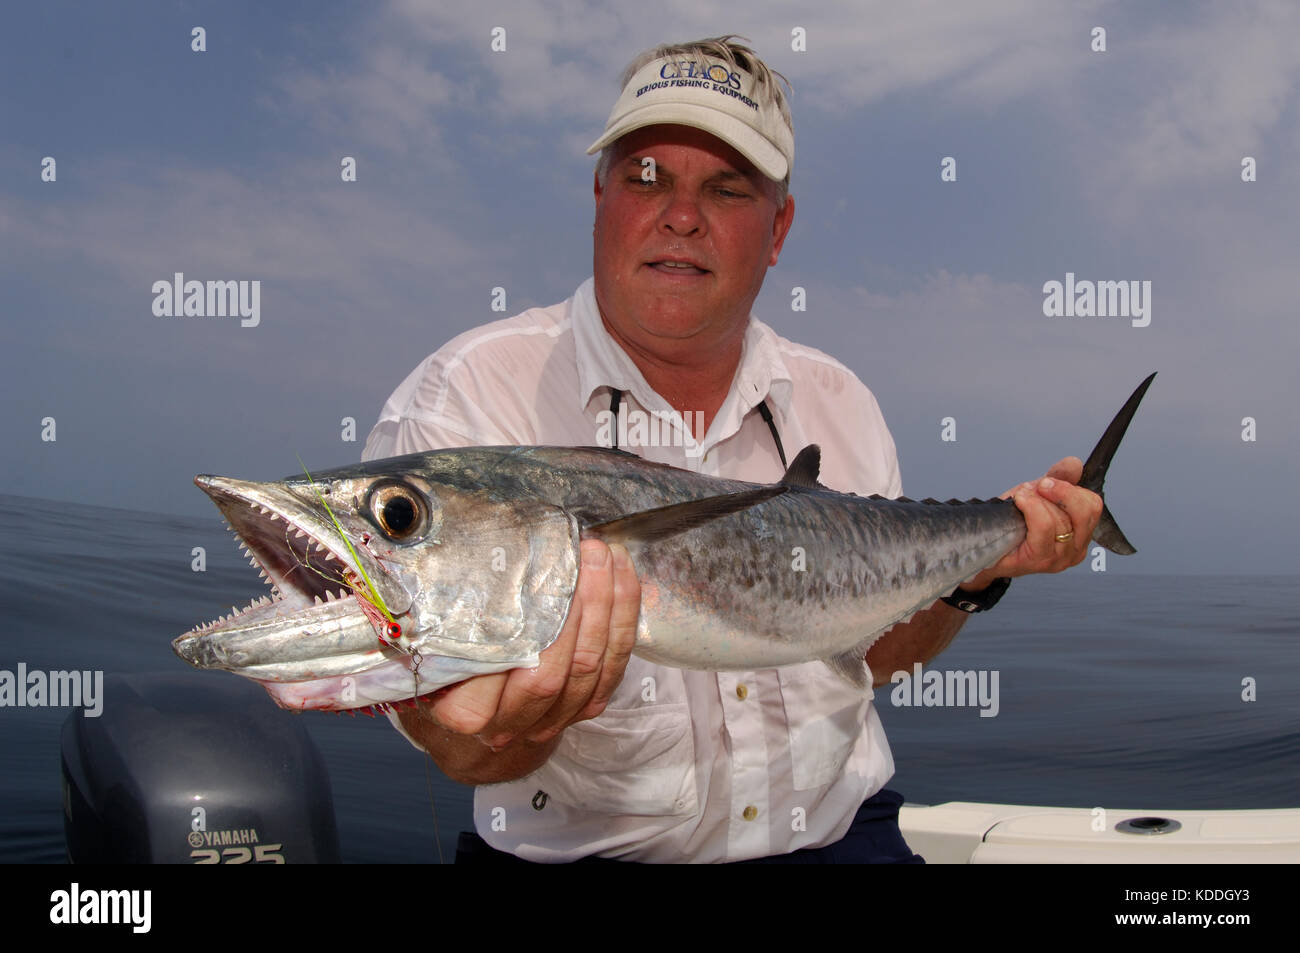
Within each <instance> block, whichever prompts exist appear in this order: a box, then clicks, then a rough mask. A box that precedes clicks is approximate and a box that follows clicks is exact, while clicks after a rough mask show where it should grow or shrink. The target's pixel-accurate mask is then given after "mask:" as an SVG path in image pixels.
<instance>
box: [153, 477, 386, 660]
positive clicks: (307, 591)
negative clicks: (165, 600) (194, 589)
mask: <svg viewBox="0 0 1300 953" xmlns="http://www.w3.org/2000/svg"><path fill="white" fill-rule="evenodd" d="M194 482H195V483H196V484H197V485H198V486H199V488H200V489H202V490H203V491H204V492H205V493H207V494H208V496H209V497H211V499H212V501H213V503H215V504H216V506H217V508H218V509H219V510H220V511H221V514H222V516H224V517H225V520H226V522H227V524H228V525H229V527H230V530H231V532H233V533H234V534H235V538H236V539H237V540H238V542H239V548H240V549H241V550H242V551H243V552H244V553H245V554H246V555H247V556H248V559H249V562H250V563H251V564H252V565H253V567H254V568H255V569H258V570H259V571H260V575H261V578H262V579H263V580H264V581H265V582H266V584H267V585H268V586H270V590H271V591H270V594H269V595H262V596H259V597H257V598H255V599H253V600H252V601H251V602H249V603H248V605H246V606H244V607H243V608H242V609H241V608H238V607H234V606H232V607H231V611H230V614H229V615H221V616H218V617H217V618H216V619H214V620H212V621H210V622H206V623H203V624H201V625H198V626H196V627H195V628H193V629H191V630H190V631H189V632H186V633H185V634H184V635H182V636H180V637H179V638H177V639H175V640H173V642H172V648H173V649H174V650H175V652H176V654H177V655H179V656H180V657H181V658H183V659H185V661H187V662H189V663H190V664H192V665H195V666H198V667H200V668H223V669H227V670H230V671H239V672H241V674H249V675H251V676H253V677H258V678H267V679H270V680H291V679H292V680H296V679H301V678H304V677H306V678H312V677H319V676H322V675H327V674H344V673H346V672H347V671H354V670H356V668H357V666H358V665H361V664H363V662H362V660H361V659H360V658H358V656H359V655H364V656H366V658H367V660H368V663H369V664H374V658H373V653H374V651H375V650H377V649H379V648H381V647H388V646H395V645H397V644H398V643H399V642H400V641H401V635H402V633H401V625H400V623H398V622H396V617H394V616H393V612H394V611H396V610H398V609H400V610H405V609H406V608H408V607H409V598H408V599H406V600H401V599H400V598H398V599H384V598H383V596H384V595H389V596H396V595H398V593H396V592H394V590H395V589H397V590H401V587H400V585H384V584H383V583H385V582H387V580H386V579H384V578H383V577H385V576H387V573H385V572H384V570H383V568H382V567H381V566H380V565H379V563H378V561H377V560H373V559H372V560H367V562H369V563H370V565H369V569H368V570H367V569H366V568H365V567H363V566H361V565H360V564H359V561H360V560H361V559H362V558H363V557H361V556H360V555H358V554H356V548H355V547H351V548H349V544H348V542H347V541H346V540H345V539H344V537H343V536H342V535H341V534H340V532H339V531H338V530H337V529H336V528H335V527H334V526H332V525H330V523H328V522H326V520H325V519H324V517H323V515H322V514H319V513H317V512H316V510H315V508H313V507H309V506H307V505H305V504H303V502H302V501H301V500H298V499H297V498H296V497H295V496H294V495H293V493H292V492H291V491H289V490H288V489H287V488H285V487H284V486H283V485H276V484H267V483H252V482H246V481H242V480H232V479H229V478H226V477H218V476H210V475H200V476H198V477H195V480H194ZM319 492H325V493H327V492H328V488H325V489H324V490H323V491H319ZM322 498H323V497H322ZM362 552H365V550H364V548H363V549H362ZM370 580H375V581H376V583H377V584H378V585H379V589H380V590H381V592H374V591H373V590H372V589H371V587H370V585H369V584H368V583H369V581H370ZM402 592H404V590H402ZM372 593H373V597H372ZM393 602H405V604H403V605H400V606H394V605H393ZM377 603H378V604H377ZM381 606H382V608H381ZM390 607H391V608H390ZM393 626H396V628H393ZM290 636H296V638H289V637H290ZM311 659H315V660H317V663H318V664H316V665H313V666H311V667H310V668H309V669H301V668H299V669H294V670H292V671H284V670H283V667H284V665H285V664H286V663H293V662H298V663H305V662H306V661H308V660H311ZM260 666H267V669H266V670H265V671H264V672H258V673H257V674H256V675H254V672H253V670H254V669H256V668H258V667H260Z"/></svg>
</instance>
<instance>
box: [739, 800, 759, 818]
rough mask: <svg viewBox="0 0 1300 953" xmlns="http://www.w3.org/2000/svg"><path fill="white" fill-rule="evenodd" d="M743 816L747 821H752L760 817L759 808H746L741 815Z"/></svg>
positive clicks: (752, 806) (751, 806)
mask: <svg viewBox="0 0 1300 953" xmlns="http://www.w3.org/2000/svg"><path fill="white" fill-rule="evenodd" d="M741 816H742V817H743V818H744V819H745V820H747V821H752V820H753V819H754V818H756V817H758V808H756V807H754V805H752V804H751V805H749V807H747V808H745V810H744V811H743V812H742V813H741Z"/></svg>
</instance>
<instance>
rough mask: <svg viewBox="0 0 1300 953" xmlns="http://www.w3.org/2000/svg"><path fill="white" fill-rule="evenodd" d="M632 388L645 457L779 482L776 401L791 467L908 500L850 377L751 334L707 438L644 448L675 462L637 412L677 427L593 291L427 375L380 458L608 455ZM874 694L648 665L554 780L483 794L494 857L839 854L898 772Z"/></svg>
mask: <svg viewBox="0 0 1300 953" xmlns="http://www.w3.org/2000/svg"><path fill="white" fill-rule="evenodd" d="M614 389H617V390H620V391H623V392H624V397H623V401H622V407H621V409H620V414H622V415H624V416H625V419H627V420H628V421H629V424H628V427H627V436H628V438H629V440H632V441H633V443H632V445H629V443H628V440H623V439H620V446H621V447H622V449H624V450H630V451H632V452H634V453H637V454H640V455H641V456H643V457H645V458H646V459H649V460H654V461H657V462H661V463H669V464H672V465H674V466H678V467H683V468H686V469H690V470H695V471H697V472H700V473H706V474H709V475H712V476H719V477H730V478H733V479H740V480H750V481H754V482H759V483H762V482H775V481H776V480H778V479H780V477H781V476H782V467H781V462H780V457H779V456H778V454H777V449H776V444H775V442H774V441H773V439H772V434H771V432H770V430H769V429H768V427H767V425H766V424H765V422H764V421H763V419H762V417H761V416H760V415H759V414H758V413H757V412H755V408H756V407H757V406H758V404H759V403H760V402H761V401H763V400H766V401H767V403H768V407H769V408H770V409H771V411H772V414H773V416H774V418H775V422H776V426H777V429H778V431H779V432H780V435H781V440H782V443H783V444H784V446H785V448H786V452H787V455H788V456H789V458H790V459H793V458H794V455H795V453H797V452H798V451H799V450H800V449H802V448H803V447H804V446H806V445H807V444H810V443H817V444H820V445H821V447H822V472H821V482H822V483H824V484H825V485H826V486H828V487H830V488H831V489H834V490H840V491H845V492H855V493H859V494H862V495H868V494H871V493H880V494H883V495H885V496H890V497H894V496H900V495H901V494H902V483H901V481H900V479H899V473H898V460H897V456H896V453H895V450H894V442H893V439H892V438H891V437H890V435H889V431H888V429H887V428H886V427H885V422H884V419H883V417H882V416H881V413H880V408H879V406H878V405H877V404H876V400H875V398H874V397H873V396H872V394H871V392H870V391H869V390H867V388H866V387H865V386H864V385H863V384H862V383H861V382H860V381H859V380H858V379H857V378H856V377H855V376H854V375H853V373H852V372H851V371H849V370H848V369H847V368H845V367H844V366H843V365H841V364H840V363H839V362H837V361H835V360H834V359H832V358H830V357H828V356H827V355H825V354H823V353H821V352H820V351H817V350H814V349H812V348H808V347H802V346H800V345H798V344H794V343H792V342H790V341H787V340H785V339H784V338H781V337H780V336H778V335H777V334H776V333H775V332H774V331H772V329H771V328H769V327H767V326H766V325H764V324H763V323H762V322H760V321H758V320H757V319H756V318H753V317H751V319H750V323H749V328H748V330H747V331H746V334H745V340H744V346H743V351H742V355H741V361H740V367H739V369H738V370H737V372H736V376H735V379H734V381H733V383H732V387H731V390H730V392H729V393H728V394H727V397H726V400H725V401H724V402H723V404H722V407H721V409H720V410H719V412H718V414H717V415H716V417H715V418H714V419H713V421H712V423H711V425H710V426H709V430H708V433H707V434H705V435H704V438H703V440H701V441H699V442H697V441H696V440H695V439H694V438H693V436H692V435H691V433H690V430H689V427H685V428H683V427H681V426H680V419H674V424H675V425H676V426H675V427H671V428H668V429H665V428H663V427H662V426H660V427H657V428H656V427H651V428H647V429H645V430H641V431H640V434H646V433H648V434H650V435H651V436H653V437H655V439H654V440H652V441H651V442H653V443H655V444H657V445H654V446H640V445H637V444H636V443H635V440H636V438H637V436H638V428H637V427H636V420H635V418H634V417H632V416H631V415H632V413H633V412H641V413H642V414H645V413H646V412H647V411H649V412H655V411H658V412H661V413H663V414H665V415H667V416H668V417H669V418H670V419H673V418H674V412H673V410H672V408H671V407H670V406H669V404H668V403H667V401H665V400H664V399H663V398H662V397H660V396H659V395H658V394H657V393H655V392H654V391H653V390H651V388H650V386H649V385H648V384H647V383H646V381H645V378H644V377H643V376H642V374H641V372H640V371H639V370H638V369H637V367H636V365H635V364H634V363H633V362H632V360H631V358H629V357H628V356H627V354H626V353H625V352H624V351H623V350H622V348H620V347H619V346H618V344H617V343H616V342H615V341H614V340H613V338H611V337H610V336H609V334H608V332H607V331H606V330H605V328H604V325H603V324H602V323H601V319H600V314H599V311H598V310H597V307H596V299H595V292H594V282H593V281H592V280H591V279H588V280H587V281H586V282H585V283H583V285H582V286H581V287H580V288H579V289H578V290H577V292H576V293H575V294H574V296H573V297H572V298H570V299H569V300H568V301H565V302H564V303H562V304H558V305H554V306H552V307H549V308H535V309H533V310H530V311H526V312H524V313H523V314H520V315H516V316H515V317H513V318H509V319H507V320H503V321H497V322H495V323H492V324H488V325H485V326H483V327H480V328H476V329H474V330H472V331H468V332H466V333H465V334H462V335H460V336H459V337H457V338H455V339H454V340H452V341H451V342H450V343H448V344H447V345H446V346H445V347H443V348H442V349H441V350H439V351H438V352H437V353H435V354H433V355H431V356H430V357H428V358H427V359H425V360H424V361H423V362H422V363H421V364H420V365H419V367H417V368H416V369H415V370H414V371H413V372H412V373H411V374H410V376H409V377H407V378H406V380H405V381H403V382H402V384H401V385H400V386H399V387H398V388H397V390H395V391H394V392H393V395H392V396H391V397H390V398H389V399H388V401H387V403H386V404H385V405H384V408H383V411H382V412H381V414H380V418H379V422H378V423H377V424H376V425H375V428H374V430H373V431H372V432H371V434H370V437H369V439H368V440H367V442H366V448H365V452H364V454H363V457H364V459H367V460H371V459H377V458H380V457H388V456H396V455H399V454H404V453H414V452H417V451H425V450H433V449H439V448H443V447H457V446H472V445H498V444H539V445H559V446H593V445H598V444H599V443H600V440H601V438H603V437H605V436H606V435H608V434H609V433H610V430H611V428H610V426H609V417H608V413H607V412H608V410H609V407H610V399H611V395H612V393H613V390H614ZM602 412H606V413H605V414H604V415H603V416H602ZM646 417H647V418H648V417H649V415H646ZM642 419H643V420H644V419H646V418H642ZM862 634H863V636H864V638H865V637H866V636H867V635H869V634H870V633H867V632H863V633H862ZM872 694H873V693H872V692H871V691H870V690H867V691H865V692H864V691H862V690H859V689H856V688H854V687H853V686H851V685H849V684H848V682H847V681H845V680H844V679H842V678H840V677H839V676H837V675H835V674H834V673H832V672H831V671H830V669H829V668H828V667H827V666H826V664H825V663H823V662H809V663H806V664H803V665H791V666H786V667H784V668H780V669H769V670H765V671H752V672H697V671H689V670H683V669H675V668H669V667H666V666H663V665H655V664H652V663H650V662H647V661H645V660H643V659H641V658H638V657H637V656H635V655H634V656H633V657H632V659H631V661H630V662H629V664H628V667H627V672H626V674H625V675H624V676H623V680H622V682H621V683H620V685H619V687H618V688H617V690H616V691H615V693H614V696H613V698H612V700H611V701H610V704H609V707H608V708H607V709H606V710H605V712H604V713H603V714H601V715H600V716H599V717H597V718H594V719H590V720H588V721H583V722H579V723H577V724H574V725H571V726H570V727H568V728H567V729H565V731H564V734H563V735H562V736H561V740H560V743H559V746H558V747H557V749H556V751H555V753H554V754H553V755H552V757H551V758H550V760H549V761H548V762H547V763H546V764H544V765H543V766H542V767H541V768H539V769H538V770H537V771H535V772H533V773H532V774H530V775H528V776H527V777H525V778H521V779H519V780H517V781H510V782H506V783H503V784H493V785H485V786H482V787H479V788H478V789H477V790H476V791H475V796H474V815H475V825H476V827H477V829H478V832H479V834H480V835H481V836H482V837H483V838H484V839H486V840H487V841H488V843H490V844H491V845H492V846H494V847H496V848H498V849H500V850H505V851H509V852H511V853H514V854H517V855H519V856H520V857H523V858H525V859H527V860H535V861H565V860H575V859H577V858H579V857H583V856H585V855H588V854H597V855H600V856H604V857H616V858H620V859H623V860H636V861H650V862H671V861H684V860H691V861H703V862H721V861H735V860H745V859H748V858H752V857H763V856H767V855H769V854H780V853H788V852H790V851H793V850H797V849H799V848H803V847H819V846H823V845H826V844H831V843H834V842H835V841H837V840H839V839H840V838H842V837H843V836H844V834H845V832H846V831H847V830H848V826H849V823H850V821H851V820H852V818H853V815H854V813H855V812H856V810H857V808H858V806H859V805H860V804H861V803H862V801H863V800H865V799H866V798H867V797H870V796H871V795H872V794H874V793H876V792H877V791H879V790H880V789H881V788H882V787H883V786H884V784H885V782H886V781H887V780H888V779H889V778H890V776H891V775H892V774H893V772H894V763H893V758H892V756H891V755H890V752H889V745H888V743H887V742H886V740H885V734H884V730H883V728H882V727H881V724H880V718H879V716H878V715H877V713H876V711H875V709H874V707H873V706H872V704H871V699H872ZM393 722H394V724H397V720H396V718H393ZM398 727H399V730H400V725H399V726H398Z"/></svg>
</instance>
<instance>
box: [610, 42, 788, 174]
mask: <svg viewBox="0 0 1300 953" xmlns="http://www.w3.org/2000/svg"><path fill="white" fill-rule="evenodd" d="M755 86H756V83H755V81H754V77H753V76H752V75H751V74H750V73H748V72H747V71H745V70H742V69H740V68H739V67H736V66H732V65H730V64H728V63H726V62H725V61H723V60H721V59H719V58H717V57H699V56H697V57H694V58H691V57H689V56H686V55H682V56H665V57H662V58H660V59H657V60H651V61H650V62H649V63H647V64H646V65H645V66H643V67H641V69H639V70H637V72H636V73H635V74H634V75H633V76H632V78H631V79H630V80H628V83H627V85H626V86H624V87H623V93H622V95H620V96H619V97H618V102H616V103H615V104H614V110H613V112H611V113H610V114H609V121H608V122H606V123H605V133H604V135H602V136H601V137H600V138H599V139H597V140H596V141H595V142H593V143H592V144H591V148H589V149H588V150H587V155H594V154H595V153H597V152H599V151H600V150H601V149H603V148H605V146H607V145H609V144H610V143H611V142H614V141H615V140H616V139H619V138H620V137H622V136H625V135H627V134H628V133H629V132H631V131H633V130H634V129H640V128H642V127H643V126H655V125H659V124H661V123H677V124H680V125H683V126H694V127H695V128H696V129H703V130H704V131H705V132H708V133H711V134H713V135H715V136H717V137H718V138H719V139H721V140H722V141H723V142H725V143H727V144H728V145H730V146H731V147H732V148H734V149H735V150H736V151H737V152H739V153H740V154H741V155H743V156H744V157H745V158H746V159H748V160H749V161H750V162H752V163H754V166H755V167H756V168H757V169H758V171H760V172H762V173H763V174H764V175H765V176H767V177H768V178H769V179H774V180H776V181H777V182H780V181H782V180H783V179H785V177H786V176H787V175H789V174H790V167H791V166H792V165H793V164H794V133H793V132H791V131H790V127H789V126H788V125H787V124H786V122H785V119H784V118H782V116H781V110H780V108H779V107H778V106H777V104H776V98H775V96H772V95H770V94H769V95H755V92H756V90H755Z"/></svg>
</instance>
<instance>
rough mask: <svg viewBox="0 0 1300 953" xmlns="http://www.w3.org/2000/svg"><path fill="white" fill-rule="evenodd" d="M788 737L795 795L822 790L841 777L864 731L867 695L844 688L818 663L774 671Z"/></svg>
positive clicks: (867, 691) (869, 694) (868, 692)
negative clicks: (777, 678) (801, 792)
mask: <svg viewBox="0 0 1300 953" xmlns="http://www.w3.org/2000/svg"><path fill="white" fill-rule="evenodd" d="M777 676H778V677H779V679H780V684H781V703H782V704H783V705H784V706H785V719H786V726H787V728H788V729H789V733H790V761H791V766H792V777H793V783H794V789H795V790H796V791H807V790H810V789H812V788H820V787H825V786H826V785H828V784H830V783H831V782H832V781H834V780H835V779H836V778H838V777H840V775H842V774H843V773H844V769H845V766H846V765H847V764H848V761H849V758H850V756H852V754H853V749H854V747H855V746H856V744H857V742H858V739H859V737H861V735H862V732H863V730H864V726H865V725H866V719H867V706H868V705H869V704H870V703H871V698H872V695H873V692H872V691H871V690H870V689H861V688H858V687H856V686H854V685H850V684H849V683H848V682H847V681H846V680H844V679H843V678H841V677H840V676H838V675H836V674H835V673H834V672H832V671H831V670H830V668H829V667H827V665H826V664H825V663H823V662H805V663H804V664H802V665H787V666H784V667H783V668H779V669H777Z"/></svg>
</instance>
